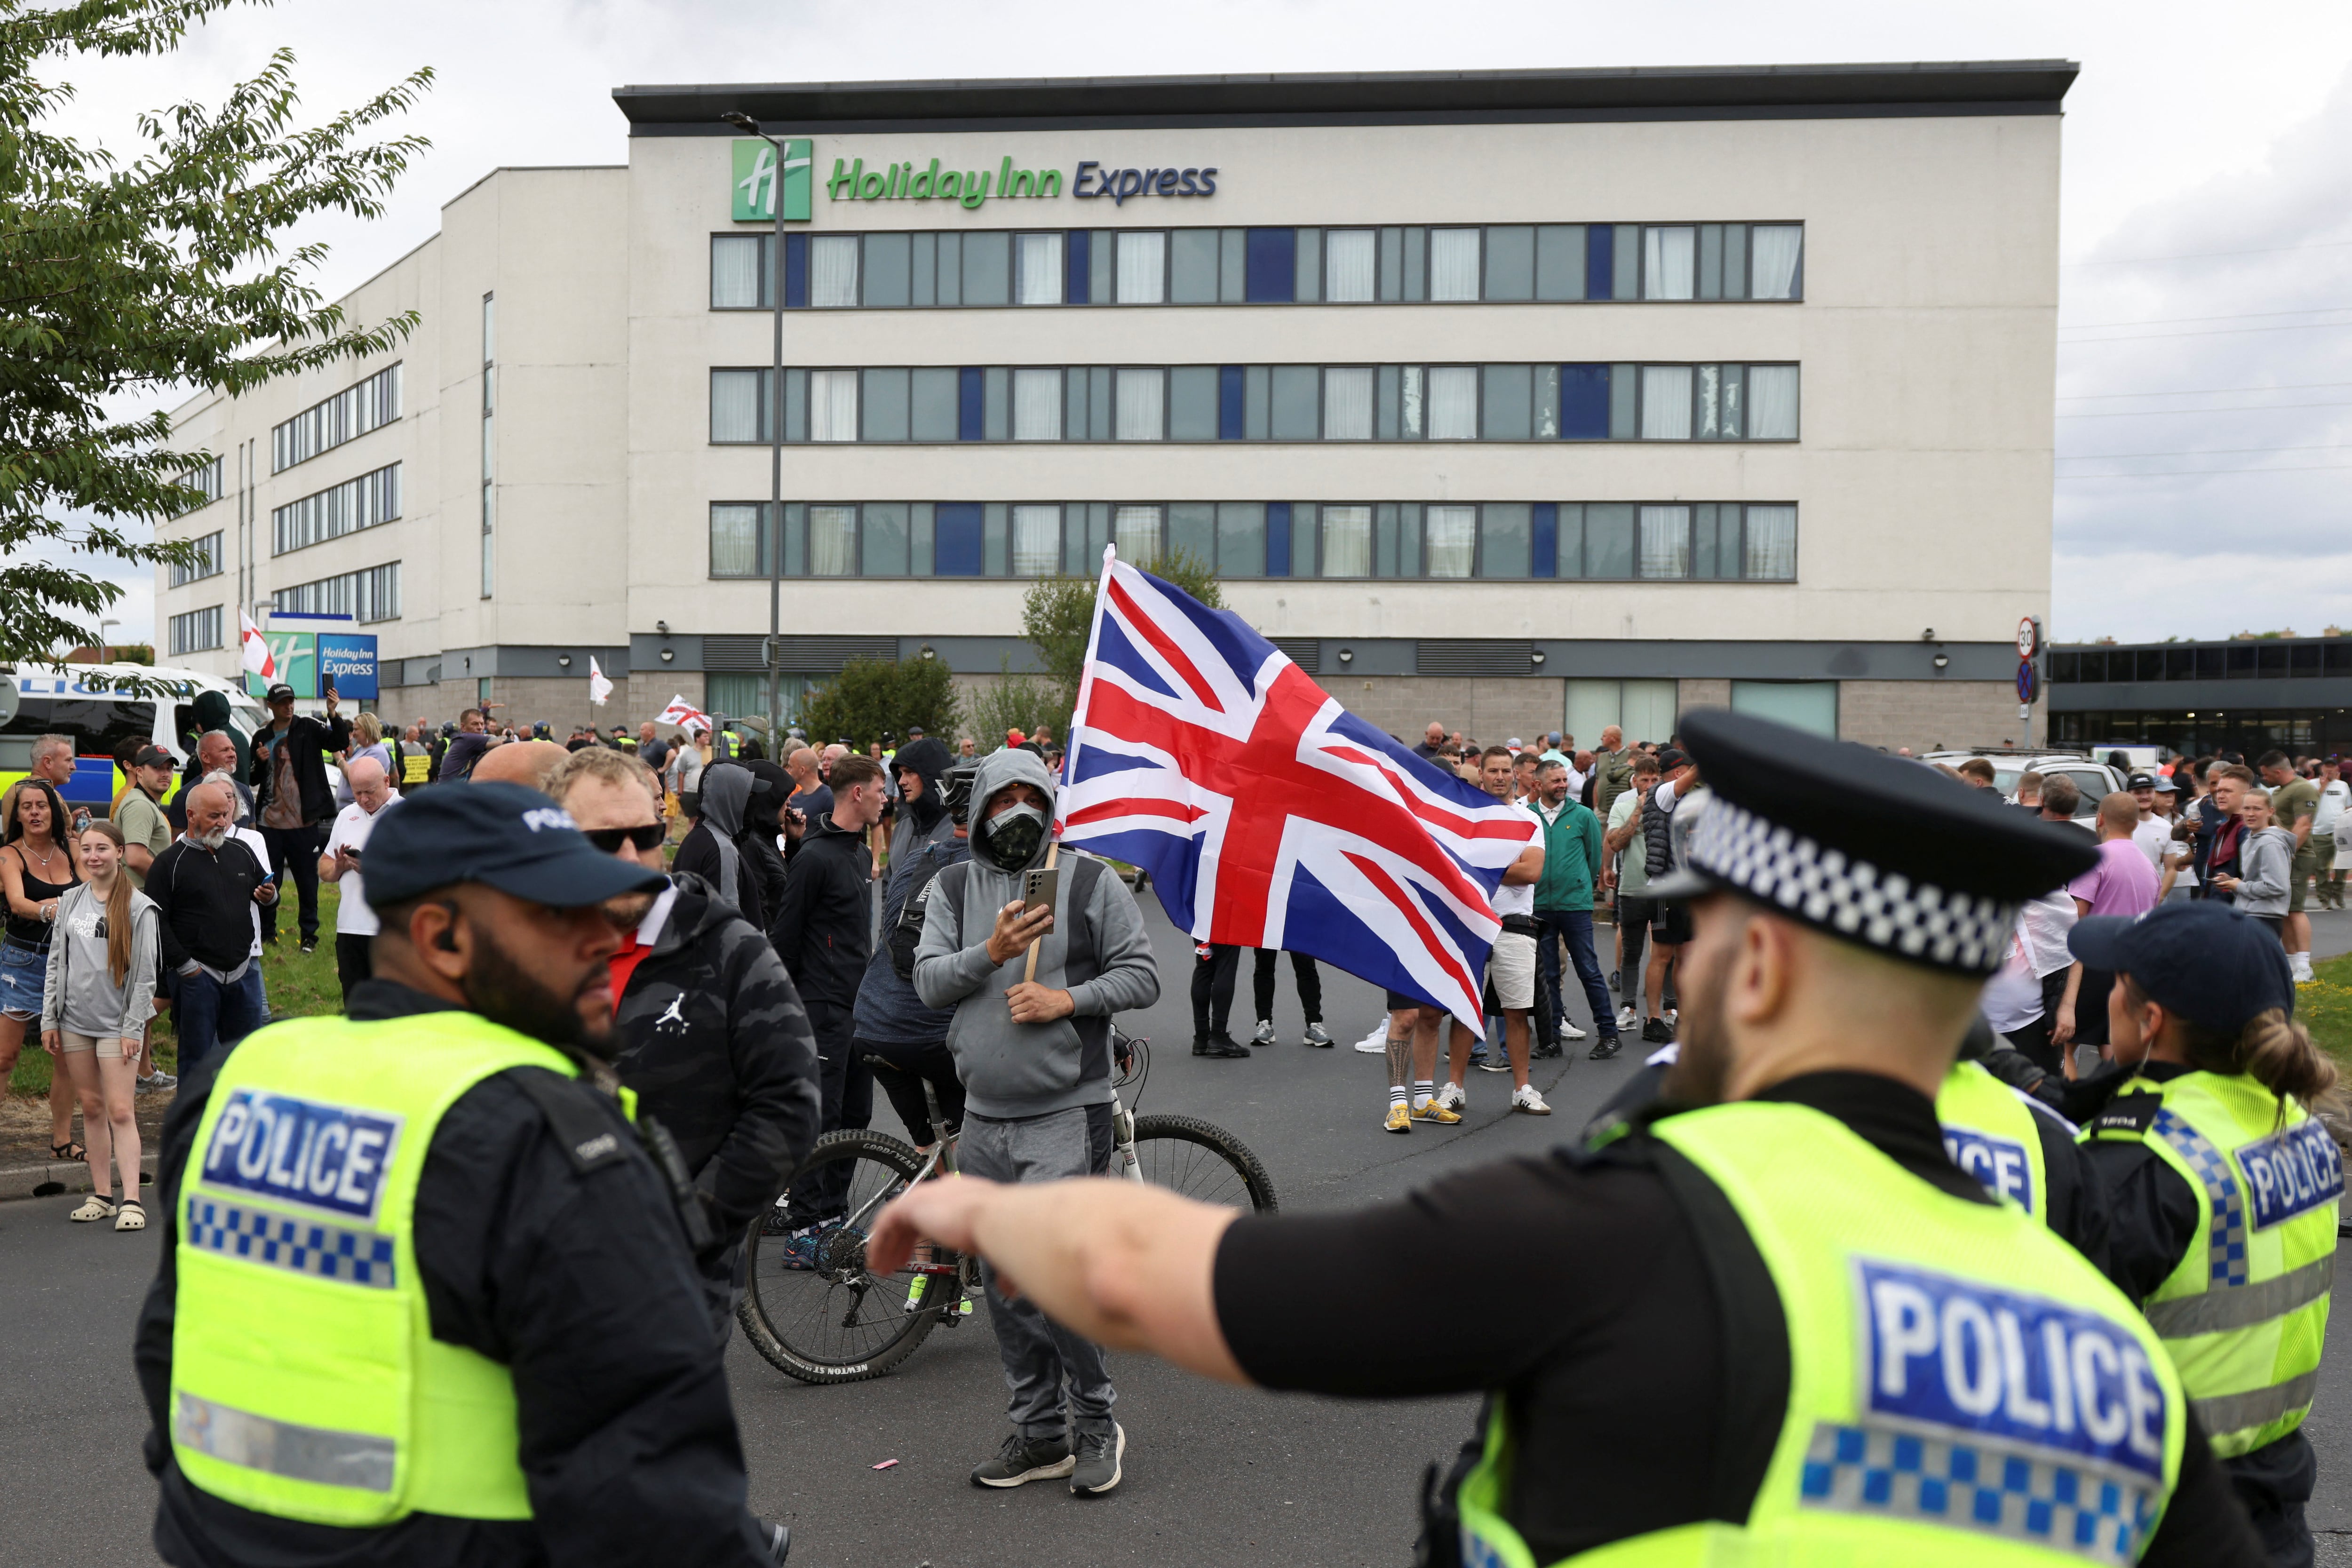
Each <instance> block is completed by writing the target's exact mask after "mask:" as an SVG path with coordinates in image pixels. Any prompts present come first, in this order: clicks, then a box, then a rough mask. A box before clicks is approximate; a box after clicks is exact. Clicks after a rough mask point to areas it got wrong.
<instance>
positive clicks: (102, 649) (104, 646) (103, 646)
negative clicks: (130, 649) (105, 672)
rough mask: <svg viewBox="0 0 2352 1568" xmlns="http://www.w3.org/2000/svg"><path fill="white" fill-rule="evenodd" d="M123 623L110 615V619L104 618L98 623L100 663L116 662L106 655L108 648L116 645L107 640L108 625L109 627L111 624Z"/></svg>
mask: <svg viewBox="0 0 2352 1568" xmlns="http://www.w3.org/2000/svg"><path fill="white" fill-rule="evenodd" d="M121 624H122V623H121V621H118V620H115V619H113V618H111V617H109V618H108V619H106V620H102V621H100V622H99V623H98V662H99V663H100V664H112V663H113V662H114V661H113V660H112V659H110V658H107V657H106V655H107V652H108V650H109V649H110V648H111V647H113V646H114V645H113V644H112V643H110V642H108V641H107V640H106V628H107V627H109V626H121Z"/></svg>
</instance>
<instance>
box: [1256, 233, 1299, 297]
mask: <svg viewBox="0 0 2352 1568" xmlns="http://www.w3.org/2000/svg"><path fill="white" fill-rule="evenodd" d="M1248 246H1249V248H1248V257H1249V259H1248V262H1247V268H1248V277H1247V280H1246V284H1245V289H1246V291H1245V293H1244V296H1243V297H1244V299H1246V300H1248V301H1249V302H1250V303H1251V304H1253V305H1287V304H1290V303H1291V302H1292V301H1294V300H1297V297H1298V231H1297V229H1295V228H1254V229H1251V230H1250V231H1249V240H1248Z"/></svg>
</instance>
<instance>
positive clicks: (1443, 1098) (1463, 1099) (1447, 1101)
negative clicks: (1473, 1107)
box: [1436, 1083, 1470, 1110]
mask: <svg viewBox="0 0 2352 1568" xmlns="http://www.w3.org/2000/svg"><path fill="white" fill-rule="evenodd" d="M1436 1098H1437V1103H1438V1104H1440V1105H1442V1106H1444V1107H1445V1108H1446V1109H1447V1110H1469V1109H1470V1097H1469V1096H1468V1095H1466V1094H1465V1093H1463V1092H1462V1086H1461V1085H1460V1084H1458V1083H1449V1084H1446V1085H1444V1087H1442V1088H1441V1089H1438V1091H1437V1096H1436Z"/></svg>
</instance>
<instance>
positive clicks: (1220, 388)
mask: <svg viewBox="0 0 2352 1568" xmlns="http://www.w3.org/2000/svg"><path fill="white" fill-rule="evenodd" d="M1242 414H1243V391H1242V367H1241V366H1240V365H1237V364H1223V365H1219V366H1218V367H1217V439H1218V440H1220V441H1238V440H1240V439H1241V438H1242Z"/></svg>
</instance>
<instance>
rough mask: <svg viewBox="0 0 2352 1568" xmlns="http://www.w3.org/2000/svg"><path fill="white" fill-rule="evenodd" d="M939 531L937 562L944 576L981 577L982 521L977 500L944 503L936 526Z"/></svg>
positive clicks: (941, 574)
mask: <svg viewBox="0 0 2352 1568" xmlns="http://www.w3.org/2000/svg"><path fill="white" fill-rule="evenodd" d="M933 526H934V527H935V529H936V530H937V531H938V544H937V546H936V553H935V555H934V560H935V561H936V562H937V563H938V565H937V570H938V573H939V574H940V576H942V577H977V576H979V575H980V565H981V560H980V544H981V522H980V503H979V502H978V501H943V502H941V503H940V507H939V510H938V518H937V521H936V522H935V523H934V525H933Z"/></svg>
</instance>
